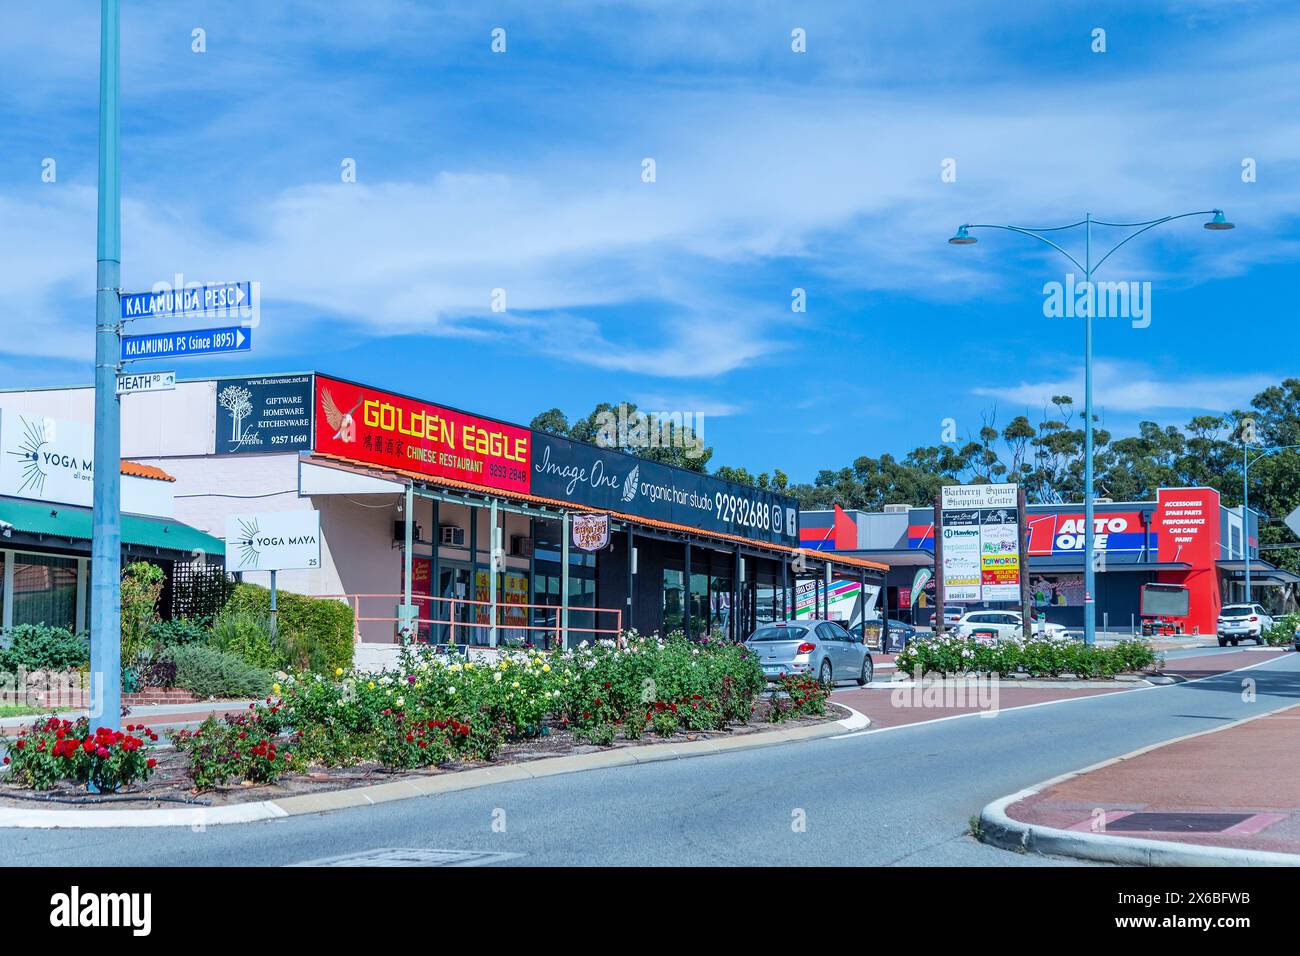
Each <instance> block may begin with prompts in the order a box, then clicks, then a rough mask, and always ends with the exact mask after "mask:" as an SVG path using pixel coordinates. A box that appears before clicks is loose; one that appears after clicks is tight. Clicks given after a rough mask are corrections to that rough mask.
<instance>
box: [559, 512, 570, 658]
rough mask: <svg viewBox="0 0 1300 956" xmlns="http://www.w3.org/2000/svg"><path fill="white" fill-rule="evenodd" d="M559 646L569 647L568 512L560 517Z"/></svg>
mask: <svg viewBox="0 0 1300 956" xmlns="http://www.w3.org/2000/svg"><path fill="white" fill-rule="evenodd" d="M560 648H561V649H562V650H566V651H567V650H568V649H569V513H568V512H567V511H566V512H564V517H562V518H561V519H560Z"/></svg>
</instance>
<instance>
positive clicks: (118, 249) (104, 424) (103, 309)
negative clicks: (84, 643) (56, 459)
mask: <svg viewBox="0 0 1300 956" xmlns="http://www.w3.org/2000/svg"><path fill="white" fill-rule="evenodd" d="M119 5H120V4H119V0H101V2H100V15H99V34H100V40H99V235H98V243H97V250H98V252H97V259H98V262H97V266H96V270H95V278H96V282H95V476H94V478H95V483H94V498H93V503H94V516H93V528H92V531H91V536H92V537H91V565H90V569H91V591H90V677H91V692H92V701H91V708H92V709H91V717H92V720H93V719H94V718H95V717H96V714H95V713H94V709H95V704H96V703H98V705H99V708H98V709H99V714H98V718H99V723H98V726H103V727H108V728H111V729H113V730H116V729H118V726H119V725H120V724H121V720H122V620H121V619H122V593H121V590H120V587H121V584H120V579H121V565H122V528H121V509H122V489H121V486H122V476H121V469H120V466H119V461H120V460H121V406H120V404H119V399H118V397H117V368H118V362H119V360H120V359H121V346H120V345H119V334H120V333H119V323H120V321H121V305H120V303H119V296H120V292H121V276H122V216H121V211H122V183H121V174H120V171H119V167H118V158H119V153H120V132H121V117H120V111H119V103H118V94H119V90H120V86H121V81H120V52H121V31H120V28H119V12H120V10H119ZM96 680H98V681H99V693H98V695H97V699H96V698H95V697H94V696H93V695H94V686H95V681H96Z"/></svg>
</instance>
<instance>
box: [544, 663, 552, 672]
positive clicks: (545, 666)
mask: <svg viewBox="0 0 1300 956" xmlns="http://www.w3.org/2000/svg"><path fill="white" fill-rule="evenodd" d="M550 672H551V665H550V664H543V665H542V673H543V674H549V673H550Z"/></svg>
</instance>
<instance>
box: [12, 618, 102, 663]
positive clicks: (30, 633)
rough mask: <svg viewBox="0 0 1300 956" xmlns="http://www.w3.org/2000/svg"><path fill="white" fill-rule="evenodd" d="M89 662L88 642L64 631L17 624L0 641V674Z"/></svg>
mask: <svg viewBox="0 0 1300 956" xmlns="http://www.w3.org/2000/svg"><path fill="white" fill-rule="evenodd" d="M89 662H90V641H89V640H88V639H87V638H86V637H84V636H82V635H79V634H73V633H72V632H71V631H69V630H68V629H66V628H62V627H48V626H46V625H44V624H19V625H18V626H17V627H12V628H10V629H9V630H8V631H7V632H6V633H5V634H4V636H3V638H2V639H0V671H5V672H10V673H12V672H15V671H17V670H19V669H20V668H21V669H23V670H27V671H38V670H66V669H67V668H70V667H82V666H84V665H86V664H88V663H89Z"/></svg>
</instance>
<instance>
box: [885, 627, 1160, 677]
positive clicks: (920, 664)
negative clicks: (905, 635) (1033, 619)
mask: <svg viewBox="0 0 1300 956" xmlns="http://www.w3.org/2000/svg"><path fill="white" fill-rule="evenodd" d="M1156 659H1157V658H1156V653H1155V651H1153V650H1152V649H1151V645H1150V644H1147V643H1145V642H1143V641H1120V642H1119V643H1118V644H1114V645H1111V646H1108V647H1103V646H1100V645H1096V644H1094V645H1087V644H1084V643H1082V642H1080V641H1076V640H1073V639H1066V640H1057V639H1053V638H1050V637H1045V636H1042V635H1035V636H1034V637H1031V638H1030V639H1029V640H1025V639H1024V638H1021V637H1013V638H1006V639H1003V640H1000V641H987V640H980V639H977V638H973V637H957V636H955V635H949V634H945V635H942V636H940V635H935V636H933V637H925V638H921V639H919V640H916V641H913V642H912V643H910V644H908V646H907V647H906V648H905V649H904V650H903V651H902V652H901V653H899V655H898V657H897V658H896V659H895V664H896V665H897V667H898V670H899V673H903V674H913V673H915V671H916V670H917V669H918V668H919V669H920V671H921V673H922V674H1000V675H1002V676H1003V677H1006V676H1009V675H1011V674H1017V673H1026V674H1029V676H1031V677H1060V676H1061V675H1062V674H1075V675H1077V676H1079V677H1114V676H1115V675H1116V674H1119V673H1123V672H1126V671H1139V670H1143V669H1144V668H1147V667H1150V666H1152V665H1153V664H1155V663H1156Z"/></svg>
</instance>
